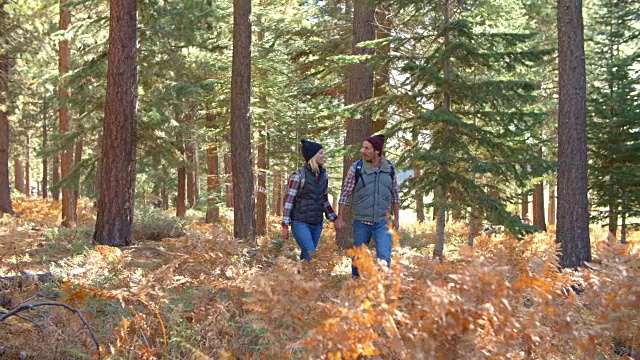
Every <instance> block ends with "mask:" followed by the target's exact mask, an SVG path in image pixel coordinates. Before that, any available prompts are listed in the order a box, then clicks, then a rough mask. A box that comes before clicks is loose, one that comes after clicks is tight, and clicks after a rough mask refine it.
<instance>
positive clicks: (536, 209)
mask: <svg viewBox="0 0 640 360" xmlns="http://www.w3.org/2000/svg"><path fill="white" fill-rule="evenodd" d="M544 217H545V215H544V182H543V181H541V182H539V183H537V184H534V185H533V225H534V226H536V227H537V228H538V229H540V230H541V231H547V223H546V221H545V218H544Z"/></svg>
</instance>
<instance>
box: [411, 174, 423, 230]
mask: <svg viewBox="0 0 640 360" xmlns="http://www.w3.org/2000/svg"><path fill="white" fill-rule="evenodd" d="M420 175H421V172H420V169H414V170H413V177H414V178H416V179H419V178H420ZM416 218H417V220H418V223H420V224H422V223H424V219H425V218H424V196H422V193H421V192H420V191H419V190H416Z"/></svg>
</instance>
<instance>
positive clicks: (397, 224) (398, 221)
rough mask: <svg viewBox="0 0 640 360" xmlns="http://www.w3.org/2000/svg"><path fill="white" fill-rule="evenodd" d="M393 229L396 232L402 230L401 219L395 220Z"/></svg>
mask: <svg viewBox="0 0 640 360" xmlns="http://www.w3.org/2000/svg"><path fill="white" fill-rule="evenodd" d="M393 228H394V229H396V230H398V229H400V219H398V218H394V219H393Z"/></svg>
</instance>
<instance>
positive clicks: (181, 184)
mask: <svg viewBox="0 0 640 360" xmlns="http://www.w3.org/2000/svg"><path fill="white" fill-rule="evenodd" d="M178 152H179V153H180V159H181V161H180V165H178V198H177V200H176V216H177V217H180V218H183V217H185V216H186V215H187V169H186V167H185V164H184V163H185V161H184V157H185V148H184V145H183V143H182V142H181V143H180V145H179V149H178Z"/></svg>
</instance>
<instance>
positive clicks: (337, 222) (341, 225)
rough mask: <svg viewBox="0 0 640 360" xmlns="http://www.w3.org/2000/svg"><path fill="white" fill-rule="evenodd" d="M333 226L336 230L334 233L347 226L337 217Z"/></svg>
mask: <svg viewBox="0 0 640 360" xmlns="http://www.w3.org/2000/svg"><path fill="white" fill-rule="evenodd" d="M333 226H334V227H335V228H336V231H342V230H344V228H345V227H347V224H345V223H344V220H342V218H340V217H339V218H337V219H336V221H334V222H333Z"/></svg>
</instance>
